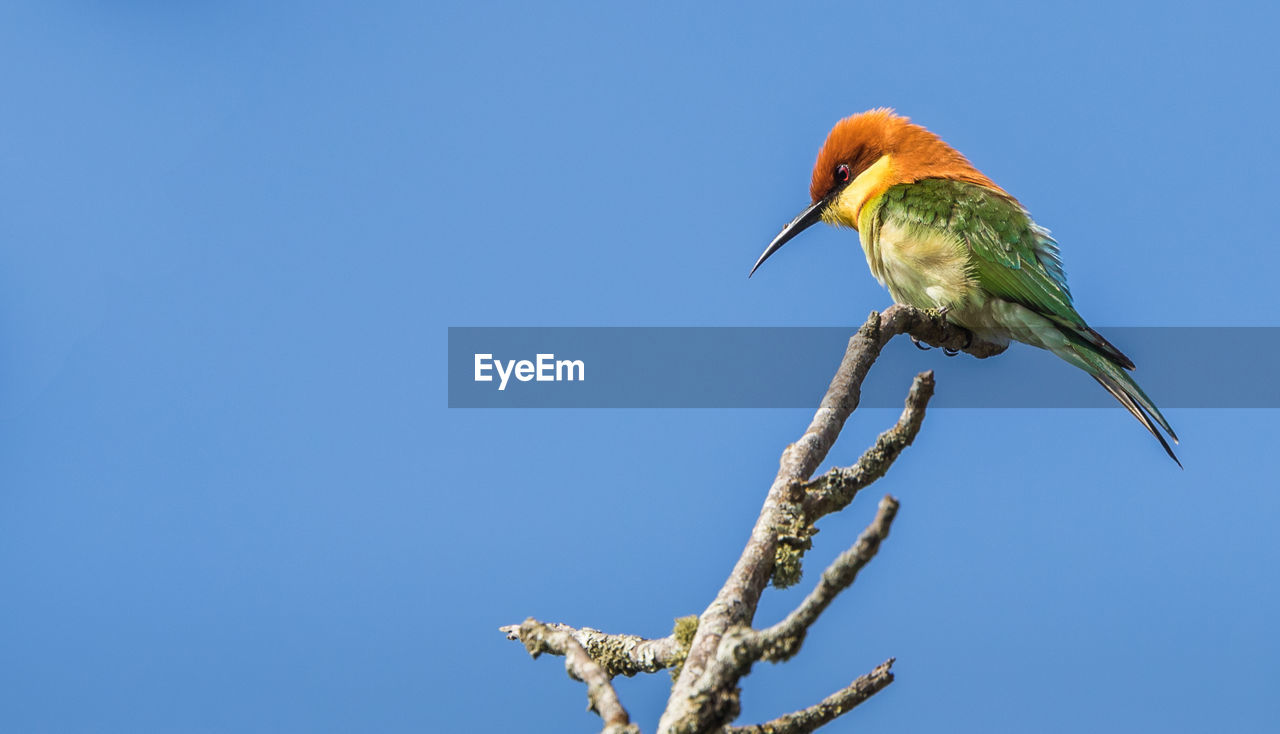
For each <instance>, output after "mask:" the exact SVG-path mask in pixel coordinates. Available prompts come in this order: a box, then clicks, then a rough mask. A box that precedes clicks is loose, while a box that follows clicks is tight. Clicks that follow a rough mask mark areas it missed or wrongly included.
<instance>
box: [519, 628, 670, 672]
mask: <svg viewBox="0 0 1280 734" xmlns="http://www.w3.org/2000/svg"><path fill="white" fill-rule="evenodd" d="M543 627H545V628H546V629H549V630H552V631H555V632H566V633H568V634H569V635H570V636H572V637H573V639H575V640H577V641H578V644H579V645H581V646H582V647H583V649H584V650H586V651H587V654H588V655H590V656H591V659H592V660H594V661H595V662H596V664H597V665H599V666H600V667H602V668H604V672H605V674H606V675H608V676H609V677H610V678H613V677H614V676H618V675H625V676H627V677H628V678H630V677H631V676H633V675H635V674H636V673H656V672H658V671H659V670H662V669H664V668H667V667H670V666H672V665H675V664H677V663H678V662H679V661H680V660H681V659H682V657H683V650H682V649H681V647H680V643H679V641H677V640H676V636H675V635H668V636H666V637H662V638H659V639H656V640H648V639H645V638H643V637H637V636H636V635H614V634H609V633H607V632H601V631H600V630H597V629H592V628H590V627H583V628H582V629H578V628H576V627H570V626H569V625H567V624H547V623H544V624H543ZM523 628H524V625H516V624H511V625H507V626H506V627H501V628H499V629H501V630H502V632H504V633H506V635H507V639H508V640H521V637H520V633H521V630H522V629H523ZM547 652H554V651H551V650H548V651H547Z"/></svg>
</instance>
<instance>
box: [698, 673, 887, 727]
mask: <svg viewBox="0 0 1280 734" xmlns="http://www.w3.org/2000/svg"><path fill="white" fill-rule="evenodd" d="M892 667H893V658H890V659H888V660H886V661H884V662H883V663H881V664H880V665H878V666H876V669H875V670H873V671H871V672H870V673H867V674H866V675H864V676H862V677H861V678H859V679H857V680H855V681H854V682H853V683H850V684H849V686H848V687H846V688H843V689H841V690H839V691H836V692H835V693H833V694H831V695H830V696H827V697H826V698H824V699H822V701H821V702H819V703H817V704H814V705H813V706H810V707H809V708H806V709H801V710H800V711H795V712H793V713H790V714H787V715H785V716H779V717H778V718H776V719H774V720H773V721H770V722H767V723H764V724H753V725H751V726H729V727H725V728H724V729H723V730H722V731H723V734H808V732H811V731H814V730H815V729H817V728H818V727H820V726H822V725H823V724H826V723H828V722H830V721H832V720H833V719H835V718H836V717H838V716H841V715H842V714H846V713H848V712H849V711H851V710H852V709H853V708H854V707H855V706H857V705H858V704H860V703H862V702H863V701H865V700H867V699H868V698H871V697H872V696H874V695H875V694H876V693H879V692H880V691H881V690H882V689H884V688H885V687H886V686H888V685H889V684H890V683H892V682H893V671H892V670H890V668H892Z"/></svg>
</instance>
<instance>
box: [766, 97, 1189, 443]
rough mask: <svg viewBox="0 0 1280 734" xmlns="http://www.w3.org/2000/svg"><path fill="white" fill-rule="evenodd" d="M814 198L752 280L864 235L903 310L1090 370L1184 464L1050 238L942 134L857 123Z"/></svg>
mask: <svg viewBox="0 0 1280 734" xmlns="http://www.w3.org/2000/svg"><path fill="white" fill-rule="evenodd" d="M809 197H810V204H809V206H808V207H807V208H806V209H805V210H804V211H802V212H800V214H799V216H797V217H796V218H795V219H792V220H791V222H789V223H788V224H787V225H786V226H784V227H783V228H782V231H781V232H779V233H778V235H777V236H776V237H774V238H773V241H772V242H770V243H769V246H768V247H766V248H765V250H764V252H763V253H762V254H761V255H760V257H759V259H758V260H756V264H755V266H754V267H752V268H751V273H750V274H749V275H748V276H747V277H750V276H751V275H754V274H755V272H756V270H757V269H759V267H760V266H761V265H762V264H763V263H764V261H765V260H768V259H769V257H770V256H771V255H773V254H774V253H775V252H777V251H778V249H779V248H781V247H782V246H783V245H785V244H786V243H787V242H789V241H790V240H791V239H792V238H794V237H795V236H796V235H798V234H800V233H801V232H802V231H804V230H805V229H808V228H809V227H811V226H812V225H814V224H816V223H818V222H824V223H826V224H828V225H832V226H835V227H847V228H851V229H854V230H857V232H858V238H859V240H860V241H861V244H862V250H863V253H864V254H865V255H866V258H867V265H868V267H869V268H870V269H871V274H872V275H873V276H875V278H876V279H877V280H878V281H880V283H881V285H883V286H885V287H887V288H888V290H889V294H890V295H891V296H892V297H893V300H894V301H895V302H897V303H901V304H905V305H909V306H914V307H916V308H920V309H928V310H932V311H934V312H936V313H939V314H941V315H942V316H943V317H944V318H945V319H946V320H947V321H948V322H950V323H953V324H956V325H958V326H961V327H964V328H965V329H967V330H969V331H970V332H971V333H972V334H973V335H975V336H977V337H979V338H981V339H983V340H985V341H989V342H992V343H995V344H1001V345H1007V344H1008V343H1009V341H1010V340H1012V341H1019V342H1023V343H1026V344H1030V345H1032V346H1035V347H1039V348H1041V349H1046V350H1048V351H1049V352H1052V353H1053V354H1054V355H1056V356H1058V357H1059V358H1061V359H1063V360H1065V361H1066V362H1068V363H1069V364H1072V365H1074V366H1076V367H1078V368H1080V369H1082V370H1084V371H1085V372H1086V373H1088V374H1089V375H1090V376H1091V377H1093V379H1095V380H1097V381H1098V383H1099V384H1101V385H1102V387H1104V388H1105V389H1106V390H1107V392H1109V393H1111V395H1112V396H1113V397H1115V399H1116V400H1117V401H1119V402H1120V404H1121V405H1123V406H1124V407H1125V408H1126V409H1127V410H1128V411H1129V412H1130V413H1132V414H1133V416H1134V417H1135V418H1137V419H1138V421H1139V422H1140V423H1141V424H1142V425H1143V426H1144V427H1145V428H1146V429H1147V430H1148V431H1150V432H1151V435H1153V436H1155V438H1156V440H1158V441H1159V442H1160V445H1161V446H1162V447H1163V448H1164V450H1165V453H1167V454H1168V455H1169V457H1170V458H1171V459H1173V460H1174V462H1175V463H1177V464H1178V466H1179V467H1181V466H1182V462H1181V461H1178V457H1177V455H1176V454H1174V452H1173V449H1172V448H1170V447H1169V442H1168V441H1166V440H1165V437H1164V436H1163V435H1162V434H1161V432H1160V431H1161V429H1163V430H1164V431H1165V433H1167V434H1168V435H1169V438H1170V439H1171V440H1172V441H1173V442H1174V443H1175V444H1176V443H1178V436H1177V434H1175V433H1174V431H1173V429H1172V428H1171V427H1170V426H1169V422H1168V421H1167V420H1165V417H1164V416H1163V415H1162V414H1161V413H1160V409H1159V408H1157V407H1156V405H1155V403H1154V402H1152V400H1151V398H1149V397H1148V396H1147V394H1146V393H1145V392H1143V390H1142V388H1141V387H1139V386H1138V383H1137V382H1136V381H1134V379H1133V377H1131V376H1130V375H1129V372H1130V371H1132V370H1133V369H1134V364H1133V361H1132V360H1130V359H1129V358H1128V357H1126V356H1125V355H1124V353H1123V352H1121V351H1120V350H1119V349H1117V348H1116V347H1115V346H1114V345H1113V344H1112V343H1111V342H1109V341H1107V340H1106V338H1104V337H1103V336H1102V335H1101V334H1099V333H1098V332H1097V331H1095V330H1094V329H1093V328H1091V327H1090V326H1089V325H1088V324H1087V323H1086V322H1085V320H1084V318H1083V317H1081V316H1080V314H1079V313H1078V312H1077V311H1076V307H1075V305H1074V303H1073V300H1072V297H1071V290H1070V288H1069V287H1068V286H1067V277H1066V273H1065V271H1064V270H1063V265H1062V257H1061V254H1060V252H1059V248H1058V243H1057V242H1056V241H1055V240H1054V239H1053V237H1052V236H1051V235H1050V233H1049V230H1048V229H1045V228H1044V227H1042V226H1040V225H1039V224H1037V223H1036V222H1035V220H1034V219H1032V218H1031V214H1030V213H1029V212H1028V211H1027V209H1026V208H1025V207H1023V205H1022V204H1021V203H1019V201H1018V200H1017V199H1015V198H1014V197H1013V196H1012V195H1011V194H1009V193H1008V192H1007V191H1005V190H1004V189H1002V188H1001V187H1000V186H998V185H996V183H995V182H994V181H992V180H991V179H990V178H988V177H987V176H986V175H985V174H983V173H982V172H981V171H979V170H978V169H977V168H975V167H974V166H973V164H972V163H970V162H969V160H968V159H967V158H965V156H964V155H962V154H961V153H960V152H959V151H957V150H956V149H955V148H953V147H951V146H950V145H949V144H947V143H946V142H944V141H943V140H942V139H941V138H940V137H938V136H937V135H935V134H934V133H933V132H931V131H929V130H928V129H926V128H925V127H923V126H921V125H918V124H915V123H913V122H911V120H910V119H909V118H907V117H905V116H902V115H899V114H898V113H896V112H895V111H894V110H892V109H889V108H878V109H873V110H868V111H867V112H862V113H859V114H855V115H852V116H850V117H846V118H844V119H842V120H840V121H839V122H837V123H836V124H835V127H833V128H832V129H831V132H830V133H829V134H828V135H827V139H826V142H825V143H823V145H822V148H821V150H820V151H819V152H818V158H817V161H816V162H815V163H814V167H813V176H812V178H811V179H810V184H809Z"/></svg>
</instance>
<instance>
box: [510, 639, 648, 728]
mask: <svg viewBox="0 0 1280 734" xmlns="http://www.w3.org/2000/svg"><path fill="white" fill-rule="evenodd" d="M509 635H510V633H509ZM516 638H517V639H519V640H520V641H521V642H523V643H524V646H525V649H526V650H528V651H529V654H530V655H532V656H533V657H535V658H536V657H538V656H539V655H541V654H542V653H544V652H549V653H551V654H553V655H563V656H564V669H565V671H566V672H567V673H568V674H569V677H570V678H573V679H574V680H578V681H582V682H583V683H586V684H587V700H588V702H589V708H590V709H591V710H592V711H595V712H596V713H597V714H599V715H600V718H602V719H604V724H605V726H604V729H603V730H602V734H639V732H640V729H639V728H638V727H637V726H636V725H635V724H632V723H631V718H630V717H629V716H627V710H626V709H624V708H623V707H622V703H621V702H620V701H618V694H617V692H616V691H614V690H613V684H612V683H610V682H609V681H610V679H609V675H608V674H607V673H605V671H604V668H602V667H600V666H599V665H597V664H596V662H595V661H594V660H592V659H591V656H590V655H588V654H587V651H586V650H585V649H584V648H583V646H582V645H581V644H580V643H579V642H578V640H577V639H575V638H574V636H573V634H571V632H570V631H569V630H567V629H557V628H555V627H553V626H552V625H547V624H543V623H542V622H539V621H537V620H535V619H534V618H532V617H530V618H529V619H526V620H525V621H524V622H523V623H522V624H521V625H520V627H519V628H518V629H517V630H516Z"/></svg>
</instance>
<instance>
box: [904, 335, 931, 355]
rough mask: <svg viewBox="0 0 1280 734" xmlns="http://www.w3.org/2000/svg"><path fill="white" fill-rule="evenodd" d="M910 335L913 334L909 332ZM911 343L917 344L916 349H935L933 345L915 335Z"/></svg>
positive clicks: (923, 350) (924, 350)
mask: <svg viewBox="0 0 1280 734" xmlns="http://www.w3.org/2000/svg"><path fill="white" fill-rule="evenodd" d="M908 336H911V335H910V334H908ZM911 343H912V344H914V345H916V349H919V350H920V351H922V352H927V351H929V350H930V349H933V347H931V346H929V345H928V344H925V343H923V342H921V341H920V340H919V339H917V338H915V337H914V336H912V337H911Z"/></svg>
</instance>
